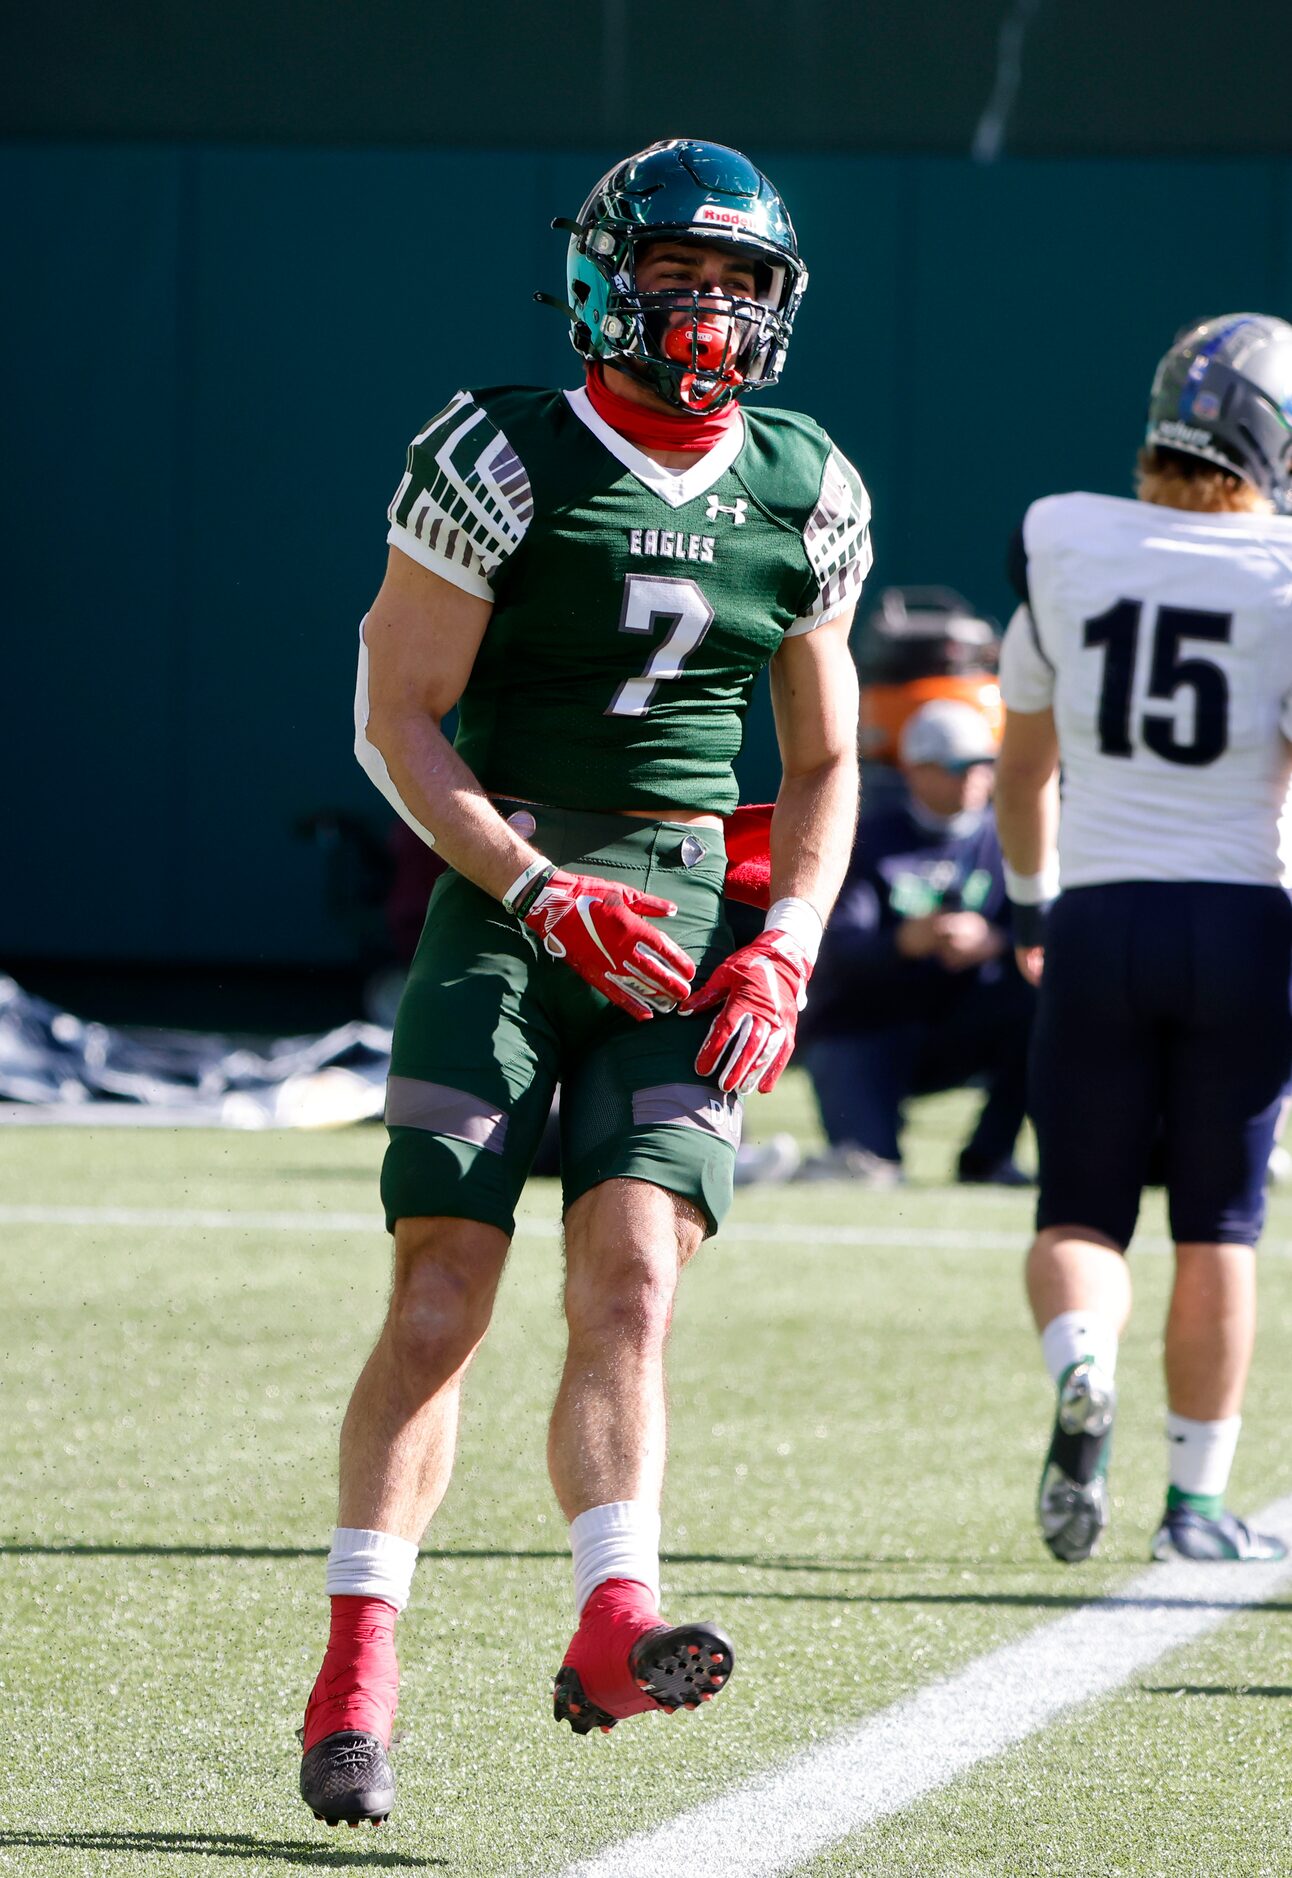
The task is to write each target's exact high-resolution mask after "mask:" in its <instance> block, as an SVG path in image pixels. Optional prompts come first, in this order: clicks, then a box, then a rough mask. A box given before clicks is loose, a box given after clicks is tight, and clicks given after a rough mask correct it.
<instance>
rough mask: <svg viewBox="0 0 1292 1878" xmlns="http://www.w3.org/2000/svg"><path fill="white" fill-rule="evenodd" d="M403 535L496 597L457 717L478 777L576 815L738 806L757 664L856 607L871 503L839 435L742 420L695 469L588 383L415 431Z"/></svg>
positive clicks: (502, 394) (399, 498) (495, 394)
mask: <svg viewBox="0 0 1292 1878" xmlns="http://www.w3.org/2000/svg"><path fill="white" fill-rule="evenodd" d="M390 523H391V527H390V533H389V537H388V539H389V540H390V541H391V543H392V544H393V545H394V546H395V547H397V548H399V549H400V550H401V551H402V552H403V553H405V554H407V555H410V556H411V557H412V559H413V560H415V561H418V562H420V563H421V564H422V565H423V566H425V567H429V568H431V569H433V570H434V571H435V572H436V573H438V574H441V575H443V576H444V577H445V578H446V579H448V580H450V581H452V582H453V583H454V584H455V585H456V586H458V587H461V588H463V589H465V590H466V591H467V592H469V593H475V594H478V595H480V596H481V597H482V598H485V599H489V600H491V601H492V602H493V613H492V615H491V617H490V620H489V625H488V628H487V630H486V633H485V637H484V641H483V644H482V646H481V648H480V651H479V654H478V656H477V658H476V662H475V666H474V668H473V670H472V673H471V677H470V680H469V682H468V684H467V687H466V690H465V692H464V693H463V696H462V699H461V703H460V706H459V724H458V734H457V749H458V751H459V753H460V754H461V756H462V758H463V760H464V761H465V762H466V763H467V764H468V765H469V766H470V768H471V769H472V771H473V772H474V774H475V775H476V776H477V777H478V778H479V780H480V782H481V784H482V786H483V787H484V788H485V789H487V790H489V791H490V792H492V793H494V794H497V795H506V796H519V797H523V798H528V799H529V800H531V801H536V802H547V803H550V804H552V805H554V806H557V807H564V808H572V809H652V808H667V807H679V808H693V809H709V810H714V811H716V812H718V813H725V812H726V811H728V810H730V809H732V808H734V807H735V804H736V782H735V777H734V774H733V772H732V762H733V760H734V758H735V756H736V754H737V753H738V751H739V749H740V744H741V738H742V735H743V731H744V720H745V713H746V710H747V709H748V705H749V699H750V695H751V693H752V691H753V686H754V681H755V679H756V678H757V676H758V673H759V672H760V671H761V670H762V668H763V666H764V665H766V663H767V661H768V660H769V659H770V658H771V657H772V655H773V654H774V653H775V651H776V650H777V648H778V646H779V645H780V643H781V641H782V640H783V639H784V638H785V637H786V636H787V635H789V634H794V633H804V632H810V631H812V629H813V628H814V627H816V626H818V625H820V624H821V623H822V622H823V621H825V620H827V619H831V618H833V617H834V616H835V615H836V614H838V613H840V612H842V611H843V610H844V609H845V608H847V607H850V606H851V605H852V603H853V601H854V599H855V597H856V595H857V593H858V592H859V590H860V588H861V583H862V581H863V579H864V578H865V575H866V572H867V570H868V569H869V567H870V561H871V550H870V533H869V525H870V503H869V499H868V498H867V495H866V491H865V489H864V488H863V486H862V483H861V480H860V478H859V477H858V475H857V472H856V471H855V470H854V469H853V467H852V465H851V464H850V463H849V462H848V461H847V460H846V458H844V457H843V456H842V455H841V454H840V453H839V451H838V450H837V449H835V447H834V445H833V444H832V443H831V441H830V439H829V438H828V437H827V436H826V434H825V433H824V431H822V430H821V429H819V428H818V426H817V425H816V424H814V423H812V421H811V420H810V419H809V418H806V417H800V416H798V415H797V414H796V413H794V412H790V411H761V412H757V413H754V412H750V411H742V413H741V418H740V420H738V421H737V422H736V423H734V424H732V425H731V427H730V429H729V430H728V432H727V433H726V435H725V436H724V437H723V438H722V439H721V440H720V441H719V442H718V443H717V444H715V445H714V446H713V448H712V449H710V450H709V451H707V452H706V453H705V454H704V455H703V456H701V457H699V458H698V459H697V461H696V462H695V463H694V464H693V465H692V466H691V467H690V468H688V469H685V470H681V471H673V470H666V469H664V468H662V467H661V466H660V465H659V464H657V463H655V462H653V461H652V460H651V458H649V457H648V456H646V455H644V454H643V453H642V452H641V451H639V450H638V449H636V448H635V447H634V446H633V445H632V444H630V443H628V442H627V440H626V439H625V438H623V437H621V436H620V435H619V433H618V432H617V431H615V430H612V429H611V428H610V427H609V426H608V425H607V424H606V423H604V421H603V420H602V419H601V418H600V417H599V416H598V415H597V413H596V412H595V411H594V410H593V408H592V405H591V403H590V402H589V400H588V395H587V393H586V391H583V390H578V391H567V392H559V391H536V390H530V389H524V388H516V387H505V388H502V389H494V390H488V391H460V392H458V394H457V395H456V396H455V397H454V398H453V399H452V401H451V402H450V403H449V404H448V405H447V406H446V407H445V409H444V410H443V411H441V412H440V413H439V415H438V416H437V417H434V418H433V419H432V420H431V422H430V423H429V424H428V425H427V427H426V429H425V430H423V431H422V432H421V434H420V435H419V436H417V437H416V438H414V440H413V442H412V444H411V446H410V448H409V452H408V467H407V471H406V473H405V476H404V479H403V481H402V482H401V484H400V486H399V488H398V489H397V491H396V492H395V497H394V500H393V502H392V503H391V506H390Z"/></svg>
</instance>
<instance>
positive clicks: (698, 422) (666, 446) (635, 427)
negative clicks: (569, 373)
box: [587, 361, 740, 456]
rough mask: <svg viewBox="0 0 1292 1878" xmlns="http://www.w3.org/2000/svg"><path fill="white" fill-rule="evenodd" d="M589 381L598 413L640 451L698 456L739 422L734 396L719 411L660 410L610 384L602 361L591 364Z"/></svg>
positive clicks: (592, 402) (738, 410)
mask: <svg viewBox="0 0 1292 1878" xmlns="http://www.w3.org/2000/svg"><path fill="white" fill-rule="evenodd" d="M686 376H687V377H693V376H694V374H693V373H688V374H687V375H686ZM706 382H707V381H706ZM587 383H588V401H589V403H590V404H591V406H592V408H593V410H594V411H595V412H596V414H597V416H598V417H600V418H603V419H604V420H605V422H606V423H607V424H609V425H610V427H611V429H612V430H617V431H618V432H619V434H620V436H621V437H626V438H627V440H628V442H629V443H632V444H636V446H637V448H638V449H639V450H684V451H686V452H688V454H694V455H696V456H699V455H700V454H701V453H702V452H703V451H705V450H711V449H712V448H713V446H714V444H715V443H717V442H718V441H719V440H720V439H721V438H723V437H725V436H726V434H727V431H728V430H729V429H730V427H731V425H732V424H737V423H739V422H740V406H739V405H738V404H737V403H736V402H735V401H734V399H732V400H730V401H729V402H728V403H726V404H725V405H724V406H723V407H722V409H721V410H720V411H704V410H693V411H661V410H656V409H654V408H652V406H650V405H647V404H638V403H636V402H635V401H634V400H633V399H632V398H625V397H622V396H621V395H620V394H619V392H617V391H615V390H614V389H613V388H612V387H611V385H610V384H609V382H608V380H607V378H606V373H605V367H604V366H603V365H602V364H601V363H600V361H598V362H597V363H596V364H593V365H589V366H588V380H587Z"/></svg>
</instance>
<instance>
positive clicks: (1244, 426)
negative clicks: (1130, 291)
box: [1145, 313, 1292, 515]
mask: <svg viewBox="0 0 1292 1878" xmlns="http://www.w3.org/2000/svg"><path fill="white" fill-rule="evenodd" d="M1145 442H1146V443H1148V444H1150V445H1152V446H1155V447H1160V448H1162V449H1166V450H1178V451H1180V452H1182V453H1183V454H1184V455H1185V456H1191V457H1200V458H1201V459H1202V460H1203V461H1204V462H1206V463H1214V464H1215V465H1216V466H1217V468H1219V469H1224V470H1228V471H1229V472H1230V473H1231V474H1232V475H1234V476H1241V477H1242V479H1243V481H1244V482H1247V483H1250V484H1251V485H1252V487H1253V488H1254V489H1257V490H1259V491H1260V493H1261V494H1262V495H1263V496H1268V497H1269V499H1270V501H1271V502H1272V503H1273V504H1274V506H1275V508H1276V509H1277V510H1278V511H1279V513H1280V514H1281V515H1287V514H1292V326H1289V324H1288V323H1287V321H1286V320H1281V319H1275V318H1274V317H1273V316H1272V315H1270V314H1266V313H1226V314H1222V315H1221V316H1220V317H1219V318H1217V319H1207V320H1201V321H1199V323H1198V324H1197V325H1196V326H1188V327H1186V328H1185V330H1184V331H1183V332H1182V333H1180V334H1179V335H1178V336H1177V338H1176V340H1175V344H1174V345H1173V346H1172V347H1171V350H1170V351H1169V352H1168V353H1167V354H1166V357H1165V358H1164V359H1163V360H1162V362H1161V364H1160V365H1159V366H1158V368H1157V372H1156V374H1155V375H1154V378H1153V389H1152V392H1151V393H1150V395H1149V405H1148V429H1147V431H1146V433H1145Z"/></svg>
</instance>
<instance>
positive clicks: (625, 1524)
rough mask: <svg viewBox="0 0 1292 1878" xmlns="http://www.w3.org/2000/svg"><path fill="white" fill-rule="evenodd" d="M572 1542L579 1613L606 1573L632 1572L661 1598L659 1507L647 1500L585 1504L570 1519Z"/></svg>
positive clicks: (611, 1575) (625, 1574)
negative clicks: (605, 1504)
mask: <svg viewBox="0 0 1292 1878" xmlns="http://www.w3.org/2000/svg"><path fill="white" fill-rule="evenodd" d="M570 1547H571V1550H572V1551H573V1553H574V1609H575V1612H576V1614H577V1615H578V1616H580V1617H581V1616H582V1615H583V1607H584V1605H585V1604H586V1603H587V1601H588V1599H589V1598H590V1597H591V1596H592V1593H593V1592H594V1591H595V1590H596V1588H597V1586H598V1585H602V1584H604V1583H605V1581H606V1579H607V1578H631V1579H633V1580H635V1582H636V1583H637V1584H640V1585H645V1586H646V1587H647V1588H648V1590H649V1591H650V1593H651V1595H652V1596H653V1597H654V1599H655V1602H656V1604H658V1603H659V1513H658V1512H657V1511H656V1509H655V1508H654V1507H653V1506H650V1505H648V1504H647V1502H646V1501H645V1500H612V1501H611V1502H610V1504H609V1505H608V1506H591V1507H589V1508H588V1510H587V1512H586V1513H580V1514H579V1516H578V1518H577V1519H574V1520H571V1522H570Z"/></svg>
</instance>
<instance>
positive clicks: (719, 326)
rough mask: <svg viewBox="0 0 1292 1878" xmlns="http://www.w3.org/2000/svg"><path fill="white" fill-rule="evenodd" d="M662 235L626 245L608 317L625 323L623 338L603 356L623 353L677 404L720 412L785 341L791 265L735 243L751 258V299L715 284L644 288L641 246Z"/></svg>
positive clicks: (639, 374) (742, 255) (737, 252)
mask: <svg viewBox="0 0 1292 1878" xmlns="http://www.w3.org/2000/svg"><path fill="white" fill-rule="evenodd" d="M659 240H660V237H659V236H658V235H652V236H651V237H650V238H649V239H647V240H641V239H640V238H639V239H638V240H637V241H635V242H630V243H629V244H628V251H627V254H626V256H625V265H624V267H623V269H622V271H621V273H620V275H619V276H618V279H617V283H616V287H617V290H616V291H612V294H611V299H610V310H611V313H612V316H613V315H616V314H617V315H618V317H619V318H620V319H621V320H622V321H624V322H625V324H626V325H627V327H628V339H627V343H623V342H622V341H621V342H620V344H619V345H618V346H617V347H616V348H615V350H614V351H613V352H612V351H610V350H609V349H607V350H606V351H604V352H603V353H602V354H601V356H602V357H603V358H613V359H622V360H623V362H624V363H625V365H626V366H627V367H628V369H629V370H630V371H633V372H634V373H635V374H636V376H637V377H639V378H642V379H644V380H645V382H646V383H647V384H649V385H650V387H651V389H652V390H653V391H655V392H657V393H658V394H659V395H660V396H661V397H663V398H665V399H666V400H667V401H668V403H670V404H674V405H677V406H678V408H679V409H680V410H684V411H696V412H701V411H703V412H710V411H718V410H721V409H722V407H723V406H724V405H726V404H728V403H729V402H730V401H731V400H732V399H733V398H735V397H737V396H738V395H739V393H740V391H741V390H742V389H743V388H744V387H745V386H746V385H754V384H757V383H758V382H759V381H760V379H761V378H762V376H763V374H764V371H765V369H766V366H767V363H768V360H769V358H770V357H771V356H772V354H773V353H774V352H775V350H776V349H777V347H779V348H780V349H781V350H782V351H783V350H784V347H785V345H786V343H787V342H788V339H789V332H788V329H787V327H786V324H785V321H784V320H783V319H782V318H781V316H780V312H779V310H778V308H779V302H780V299H781V297H782V295H783V293H784V288H785V279H786V275H787V272H788V270H787V269H786V268H785V267H784V266H773V265H771V264H770V263H768V262H767V261H766V260H765V258H764V257H763V256H762V255H760V254H758V253H757V252H756V251H753V250H750V249H746V248H742V247H740V246H738V245H736V244H732V252H733V254H734V255H736V256H739V257H740V258H742V259H745V258H747V259H748V260H749V261H750V262H751V264H752V268H753V273H754V280H755V297H754V298H752V299H751V298H748V297H746V296H745V295H740V294H728V293H722V292H720V291H718V290H716V289H714V288H712V287H704V288H701V287H695V288H692V289H691V290H689V291H688V290H687V289H685V288H683V287H669V288H664V289H659V290H653V291H646V290H643V289H640V288H638V287H637V285H636V273H637V256H638V251H639V250H644V249H645V248H646V247H648V246H649V247H653V246H655V245H656V244H657V243H658V242H659ZM723 245H724V246H725V245H726V244H725V243H724V244H723ZM604 330H605V328H604V327H603V331H604ZM607 337H608V338H611V337H613V334H612V333H607Z"/></svg>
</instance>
